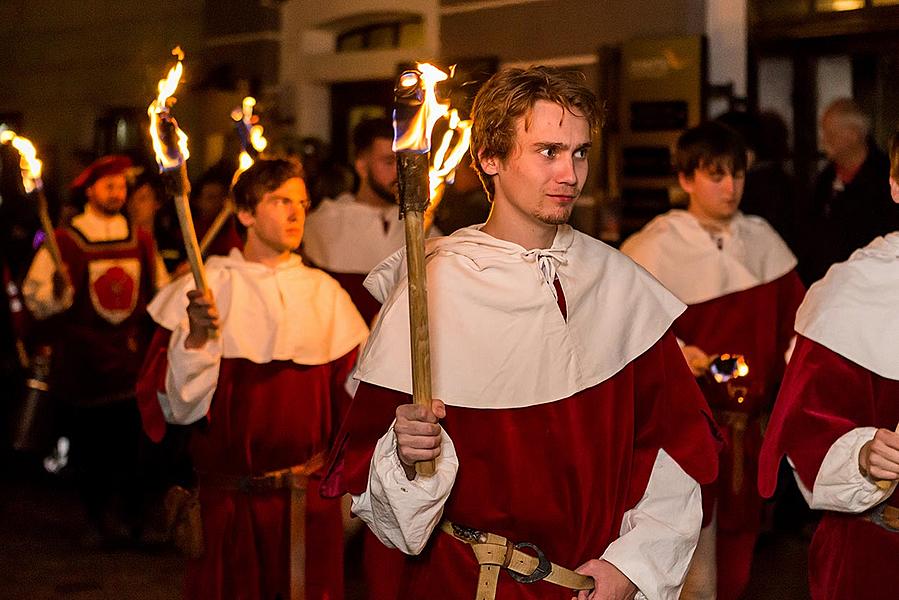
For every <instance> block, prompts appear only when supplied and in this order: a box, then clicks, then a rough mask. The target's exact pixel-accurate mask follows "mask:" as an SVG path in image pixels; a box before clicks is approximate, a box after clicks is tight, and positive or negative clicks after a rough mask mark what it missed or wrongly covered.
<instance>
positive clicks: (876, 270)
mask: <svg viewBox="0 0 899 600" xmlns="http://www.w3.org/2000/svg"><path fill="white" fill-rule="evenodd" d="M796 331H797V333H800V334H802V335H803V336H805V337H807V338H809V339H810V340H813V341H815V342H818V343H819V344H821V345H822V346H826V347H827V348H829V349H831V350H833V351H834V352H836V353H837V354H839V355H840V356H843V357H845V358H848V359H849V360H851V361H852V362H854V363H856V364H858V365H861V366H862V367H864V368H866V369H868V370H869V371H872V372H874V373H877V374H878V375H880V376H881V377H886V378H887V379H896V380H899V232H896V233H891V234H889V235H887V236H886V237H879V238H876V239H875V240H874V241H873V242H871V243H870V244H868V245H867V246H866V247H864V248H862V249H860V250H856V251H855V252H854V253H853V254H852V256H851V257H850V258H849V260H847V261H846V262H842V263H837V264H835V265H834V266H832V267H831V268H830V270H828V271H827V275H825V276H824V279H822V280H820V281H818V282H817V283H815V284H814V285H813V286H812V287H811V288H809V291H808V293H807V294H806V296H805V300H804V301H803V303H802V305H801V306H800V307H799V312H798V313H797V315H796Z"/></svg>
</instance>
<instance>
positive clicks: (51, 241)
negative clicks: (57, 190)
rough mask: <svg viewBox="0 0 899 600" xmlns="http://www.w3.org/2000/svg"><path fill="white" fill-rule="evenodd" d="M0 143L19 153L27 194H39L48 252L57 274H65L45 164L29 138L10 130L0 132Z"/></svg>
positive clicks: (38, 203) (42, 225)
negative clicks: (46, 188) (49, 202)
mask: <svg viewBox="0 0 899 600" xmlns="http://www.w3.org/2000/svg"><path fill="white" fill-rule="evenodd" d="M0 143H3V144H9V145H11V146H12V147H13V148H15V149H16V151H17V152H18V153H19V168H20V169H21V171H22V185H23V186H24V187H25V193H26V194H30V193H32V192H34V193H35V194H37V214H38V217H39V218H40V221H41V228H42V229H43V230H44V236H45V238H44V239H45V241H46V244H47V250H48V251H49V252H50V257H51V258H52V259H53V264H54V265H55V266H56V270H57V272H60V273H62V272H64V270H63V265H62V255H61V254H60V252H59V244H58V243H57V241H56V231H55V230H54V228H53V223H52V222H51V221H50V211H49V209H48V207H47V196H46V194H44V180H43V179H41V170H42V169H43V166H44V163H43V162H42V161H41V160H40V159H38V157H37V150H36V149H35V147H34V144H32V143H31V141H29V140H28V139H27V138H23V137H22V136H20V135H16V132H14V131H12V130H10V129H4V130H2V131H0Z"/></svg>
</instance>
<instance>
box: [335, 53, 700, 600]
mask: <svg viewBox="0 0 899 600" xmlns="http://www.w3.org/2000/svg"><path fill="white" fill-rule="evenodd" d="M472 118H473V120H474V129H473V135H472V144H471V154H472V157H473V158H474V162H475V166H476V168H477V169H478V171H479V174H480V175H481V177H482V180H483V182H484V185H485V188H486V189H487V191H488V194H489V195H490V197H491V199H492V201H493V210H492V212H491V215H490V218H489V219H488V221H487V223H485V224H484V225H482V226H474V227H470V228H465V229H461V230H459V231H457V232H456V233H454V234H453V235H452V236H449V237H446V238H438V239H436V240H431V241H430V242H429V243H428V244H427V279H428V296H429V298H428V299H429V313H430V314H429V319H430V344H431V357H432V359H431V368H432V373H433V394H432V395H433V398H434V400H433V402H432V403H431V406H430V407H427V406H420V405H412V404H409V394H410V393H411V391H412V379H411V377H410V373H411V370H412V369H411V368H410V355H409V341H408V340H409V333H410V325H409V306H408V301H407V287H406V282H405V273H404V268H403V256H402V252H400V253H398V254H396V255H394V256H393V257H391V258H390V259H388V260H387V261H385V262H384V263H382V264H381V265H380V266H379V267H378V268H377V269H375V270H374V271H373V272H372V274H371V275H370V276H369V278H368V281H367V284H368V287H369V289H370V290H371V291H372V292H373V293H374V294H375V295H376V296H378V297H379V298H380V299H382V300H383V301H384V302H385V304H384V310H383V312H382V314H381V317H380V318H379V320H378V322H377V324H376V326H375V329H374V332H373V335H372V338H371V339H370V340H369V343H368V345H367V346H366V351H365V356H364V357H363V358H362V360H361V362H360V366H359V371H358V375H357V377H358V379H359V380H360V386H359V389H358V391H357V393H356V396H355V400H354V403H353V408H352V409H351V411H350V414H349V416H348V418H347V421H346V424H345V426H344V429H343V431H342V433H341V436H340V437H339V438H338V445H337V446H336V447H335V451H334V454H333V460H332V464H331V466H330V469H329V474H328V478H327V479H326V481H325V488H324V489H325V490H326V492H327V493H330V494H337V493H341V492H349V493H351V494H353V511H354V512H355V514H357V515H358V516H360V517H361V518H362V519H364V520H365V521H366V522H367V523H368V525H369V527H370V528H371V529H372V531H374V533H375V534H376V535H377V536H378V537H379V538H380V539H381V540H382V541H383V542H384V543H385V544H386V545H389V546H392V547H397V548H400V549H401V550H403V551H404V552H406V553H407V554H411V555H419V556H418V557H417V558H415V559H410V560H407V563H406V565H405V569H404V574H403V582H402V592H403V594H404V595H403V597H408V598H433V599H447V600H448V599H453V600H459V599H464V598H475V597H477V598H485V599H489V598H494V597H495V598H499V599H536V598H557V599H565V600H568V599H569V598H571V597H572V595H573V592H572V590H577V591H575V592H574V595H577V596H578V598H580V599H582V600H585V599H587V598H590V599H593V600H598V599H610V598H614V599H619V600H623V599H626V598H627V599H630V598H634V597H641V598H642V597H648V598H666V599H674V598H676V597H677V594H678V592H679V590H680V586H681V583H682V581H683V576H684V574H685V572H686V569H687V565H688V564H689V561H690V557H691V555H692V552H693V548H694V547H695V544H696V539H697V537H698V534H699V527H700V521H701V505H700V495H699V494H700V492H699V486H700V484H701V483H707V482H709V481H711V480H712V479H713V478H714V476H715V472H716V452H715V450H716V448H715V441H714V437H713V435H712V428H711V426H710V420H711V417H710V416H709V414H708V409H707V407H706V404H705V401H704V400H703V398H702V395H701V393H700V391H699V389H698V387H697V386H696V384H695V382H694V380H693V378H692V377H691V375H690V372H689V369H688V368H687V366H686V365H685V364H684V361H683V358H682V355H681V353H680V350H679V348H678V346H677V343H676V341H675V339H674V336H673V334H671V333H670V331H669V327H670V326H671V323H672V322H673V321H674V319H675V318H676V317H677V315H678V314H680V312H681V311H682V310H683V305H682V304H681V303H680V302H678V301H677V300H676V299H675V298H674V297H673V296H671V294H669V293H668V292H667V291H665V290H664V288H662V287H661V286H660V285H659V284H658V283H657V282H656V281H655V280H653V279H652V278H651V277H649V276H648V275H647V274H646V273H645V272H644V271H643V270H642V269H640V268H638V267H637V266H636V265H634V264H633V263H632V262H631V261H630V260H629V259H627V258H626V257H624V256H622V255H621V254H619V253H618V252H616V251H615V250H612V249H611V248H609V247H607V246H605V245H604V244H602V243H600V242H598V241H596V240H593V239H591V238H589V237H587V236H585V235H582V234H580V233H578V232H575V231H574V230H573V229H571V228H570V227H569V226H567V225H566V224H565V223H566V221H567V220H568V218H569V216H570V215H571V211H572V208H573V205H574V202H575V200H576V199H577V198H578V196H579V194H580V191H581V189H582V187H583V185H584V183H585V181H586V177H587V166H588V163H587V153H588V151H589V148H590V142H591V138H592V134H593V133H594V131H595V129H596V128H597V127H598V126H599V121H600V116H599V111H598V108H597V106H596V101H595V97H594V95H593V93H592V92H591V91H590V90H588V89H587V88H586V87H585V86H584V85H583V83H582V81H581V80H580V79H579V78H578V77H576V76H574V75H572V74H566V73H562V72H558V71H555V70H552V69H548V68H544V67H535V68H531V69H526V70H521V69H510V70H504V71H501V72H500V73H498V74H496V75H494V77H493V78H491V79H490V81H488V82H487V83H486V84H485V86H484V87H483V88H482V89H481V91H480V92H479V93H478V95H477V98H476V99H475V103H474V109H473V113H472ZM398 134H399V132H398ZM441 425H442V426H441ZM431 460H435V461H436V473H435V474H434V475H433V476H426V475H418V474H416V468H415V465H416V464H417V463H419V462H420V461H431ZM516 544H517V545H516ZM538 548H539V550H538ZM571 569H577V573H574V572H572V571H571ZM500 571H503V572H500ZM594 585H595V588H594Z"/></svg>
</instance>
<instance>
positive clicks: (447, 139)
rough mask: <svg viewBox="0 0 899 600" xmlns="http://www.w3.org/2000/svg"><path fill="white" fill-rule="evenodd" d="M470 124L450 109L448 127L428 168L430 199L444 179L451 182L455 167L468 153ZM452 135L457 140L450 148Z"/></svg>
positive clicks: (454, 110)
mask: <svg viewBox="0 0 899 600" xmlns="http://www.w3.org/2000/svg"><path fill="white" fill-rule="evenodd" d="M471 125H472V122H471V120H470V119H467V120H464V121H463V120H462V119H461V118H460V117H459V111H457V110H456V109H455V108H454V109H452V110H451V111H450V113H449V129H447V130H446V133H444V134H443V139H442V140H441V142H440V146H438V148H437V151H436V152H434V157H433V160H432V165H431V168H430V169H429V170H428V178H429V180H430V189H431V198H432V199H433V198H436V197H438V196H437V192H438V191H439V190H440V186H441V185H443V183H444V182H445V181H449V182H450V183H452V181H453V175H454V174H455V171H456V167H457V166H459V163H460V162H462V159H463V158H464V157H465V155H466V154H467V153H468V146H469V145H470V144H471ZM454 137H458V140H457V141H456V145H455V146H453V147H452V150H450V144H451V143H452V141H453V138H454ZM447 153H448V154H447Z"/></svg>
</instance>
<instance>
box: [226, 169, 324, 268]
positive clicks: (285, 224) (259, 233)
mask: <svg viewBox="0 0 899 600" xmlns="http://www.w3.org/2000/svg"><path fill="white" fill-rule="evenodd" d="M308 208H309V197H308V195H307V194H306V184H305V183H304V182H303V180H302V179H300V178H299V177H293V178H291V179H288V180H287V181H285V182H284V183H283V184H281V187H279V188H278V189H276V190H274V191H271V192H268V193H266V194H265V195H264V196H263V197H262V199H261V200H260V201H259V204H257V205H256V210H255V211H253V212H250V211H246V210H240V211H238V218H239V219H240V222H241V223H242V224H243V225H244V226H245V227H246V228H247V229H248V235H249V236H253V237H255V238H256V239H257V240H258V241H259V242H260V243H262V244H263V245H265V246H267V247H269V248H270V249H272V250H274V251H276V252H285V251H291V250H296V249H297V248H298V247H299V245H300V242H301V241H302V239H303V227H304V225H305V223H306V210H307V209H308Z"/></svg>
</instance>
